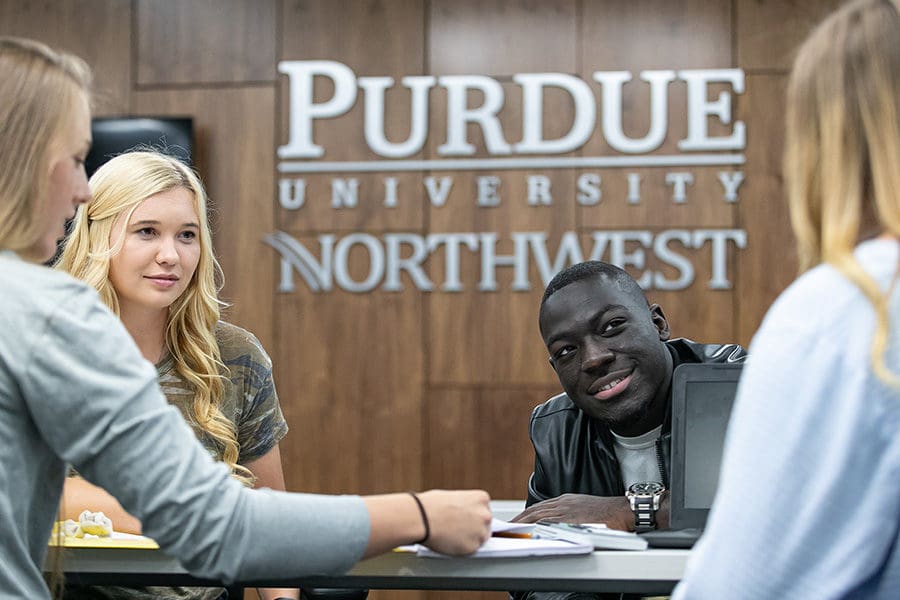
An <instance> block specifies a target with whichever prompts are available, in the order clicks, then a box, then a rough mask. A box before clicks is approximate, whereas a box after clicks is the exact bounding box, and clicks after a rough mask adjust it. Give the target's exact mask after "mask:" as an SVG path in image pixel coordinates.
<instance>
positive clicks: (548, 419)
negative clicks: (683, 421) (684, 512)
mask: <svg viewBox="0 0 900 600" xmlns="http://www.w3.org/2000/svg"><path fill="white" fill-rule="evenodd" d="M539 325H540V331H541V336H542V337H543V339H544V344H545V345H546V346H547V351H548V352H549V354H550V365H551V366H552V367H553V369H554V370H555V371H556V374H557V376H558V377H559V382H560V384H562V388H563V390H564V393H562V394H559V395H558V396H554V397H553V398H551V399H549V400H547V401H546V402H545V403H543V404H541V405H539V406H538V407H537V408H535V409H534V412H533V413H532V416H531V425H530V431H529V433H530V436H531V441H532V444H533V445H534V450H535V464H534V473H533V474H532V475H531V478H530V479H529V482H528V500H527V503H526V506H527V508H526V509H525V511H524V512H522V513H521V514H520V515H518V516H517V517H516V518H515V519H514V520H516V521H522V522H534V521H537V520H540V519H549V520H554V521H566V522H572V523H597V522H603V523H606V524H607V525H608V526H610V527H614V528H616V529H623V530H633V529H634V524H635V516H634V513H633V512H632V510H631V508H630V505H629V502H628V499H627V498H626V496H625V493H626V490H627V489H628V486H629V485H631V484H632V483H636V482H641V481H648V480H649V481H655V482H658V483H661V484H662V485H663V486H665V487H666V488H667V487H668V484H669V450H670V448H669V446H670V429H671V410H670V405H671V382H672V372H673V371H674V369H675V367H677V366H678V365H680V364H682V363H725V362H741V361H743V360H744V357H745V351H744V349H743V348H741V347H740V346H737V345H734V344H729V345H710V344H698V343H696V342H692V341H690V340H686V339H675V340H669V324H668V322H667V321H666V317H665V314H664V313H663V311H662V308H660V307H659V305H657V304H650V303H649V302H648V301H647V299H646V297H645V296H644V292H643V291H642V290H641V288H640V286H639V285H638V284H637V282H636V281H635V280H634V279H632V278H631V276H629V275H628V273H626V272H625V271H623V270H622V269H619V268H618V267H615V266H613V265H610V264H607V263H603V262H599V261H589V262H584V263H580V264H577V265H574V266H572V267H569V268H568V269H566V270H564V271H562V272H560V273H559V274H558V275H556V277H554V278H553V280H552V281H551V282H550V284H549V285H548V286H547V289H546V291H545V292H544V297H543V299H542V301H541V308H540V317H539ZM656 517H657V523H658V526H659V527H660V528H667V527H668V501H667V495H664V497H663V501H662V505H661V507H660V510H659V511H658V513H657V515H656ZM541 596H543V595H541ZM579 596H580V595H579Z"/></svg>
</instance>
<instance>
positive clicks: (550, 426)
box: [529, 392, 584, 444]
mask: <svg viewBox="0 0 900 600" xmlns="http://www.w3.org/2000/svg"><path fill="white" fill-rule="evenodd" d="M583 414H584V413H582V412H581V409H580V408H578V407H577V406H575V403H574V402H572V399H571V398H569V396H567V395H566V394H565V392H564V393H562V394H557V395H556V396H553V397H552V398H550V399H549V400H547V401H546V402H543V403H542V404H538V405H537V406H536V407H535V408H534V410H533V411H532V412H531V423H530V424H529V431H530V433H531V437H532V438H533V439H534V440H541V441H542V442H541V443H542V444H552V441H551V440H555V439H557V438H559V437H560V436H563V437H566V436H567V435H568V433H567V432H570V431H571V430H573V429H579V425H578V422H579V421H580V419H581V418H582V415H583Z"/></svg>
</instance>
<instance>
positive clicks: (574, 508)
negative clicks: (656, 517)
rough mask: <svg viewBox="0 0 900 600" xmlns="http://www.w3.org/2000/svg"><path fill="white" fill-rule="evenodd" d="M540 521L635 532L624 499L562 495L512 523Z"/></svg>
mask: <svg viewBox="0 0 900 600" xmlns="http://www.w3.org/2000/svg"><path fill="white" fill-rule="evenodd" d="M542 519H544V520H547V521H562V522H566V523H606V526H607V527H609V528H611V529H621V530H622V531H633V530H634V513H633V512H631V507H630V506H629V505H628V500H627V499H626V498H625V497H624V496H612V497H605V496H589V495H587V494H563V495H562V496H558V497H556V498H550V499H549V500H544V501H543V502H538V503H537V504H533V505H532V506H530V507H528V508H526V509H525V510H524V511H523V512H522V513H521V514H519V515H517V516H516V517H515V518H514V519H512V520H513V522H517V523H534V522H535V521H540V520H542ZM666 521H667V522H668V519H666Z"/></svg>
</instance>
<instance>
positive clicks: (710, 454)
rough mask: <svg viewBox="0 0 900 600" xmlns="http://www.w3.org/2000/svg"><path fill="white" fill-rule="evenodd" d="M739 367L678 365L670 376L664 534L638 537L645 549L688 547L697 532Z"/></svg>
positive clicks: (711, 490) (712, 489)
mask: <svg viewBox="0 0 900 600" xmlns="http://www.w3.org/2000/svg"><path fill="white" fill-rule="evenodd" d="M740 374H741V365H740V364H683V365H680V366H679V367H678V368H677V369H675V373H674V375H673V376H672V457H671V465H670V469H671V474H672V476H671V490H670V502H669V527H670V529H669V530H663V531H650V532H647V533H644V534H642V536H643V537H644V538H645V539H646V540H647V541H648V542H649V544H650V546H653V547H657V548H690V547H691V546H693V545H694V542H696V541H697V539H698V538H699V537H700V534H701V533H702V532H703V527H704V526H705V525H706V517H707V515H708V514H709V509H710V507H711V506H712V501H713V496H715V493H716V486H717V485H718V483H719V466H720V464H721V462H722V447H723V445H724V442H725V431H726V429H727V427H728V419H729V417H730V416H731V408H732V406H733V404H734V396H735V392H736V391H737V384H738V378H739V377H740Z"/></svg>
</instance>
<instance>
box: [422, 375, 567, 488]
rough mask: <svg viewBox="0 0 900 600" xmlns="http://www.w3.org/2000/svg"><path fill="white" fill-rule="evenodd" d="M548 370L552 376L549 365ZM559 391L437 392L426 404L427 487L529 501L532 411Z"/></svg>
mask: <svg viewBox="0 0 900 600" xmlns="http://www.w3.org/2000/svg"><path fill="white" fill-rule="evenodd" d="M546 370H548V371H551V372H552V368H551V367H550V365H549V364H546ZM560 391H561V388H560V387H559V385H556V386H527V387H522V386H518V387H508V388H481V389H471V388H463V389H434V388H433V389H432V391H431V393H430V394H429V395H428V397H427V398H426V402H425V432H426V436H427V438H428V439H429V441H430V444H429V447H428V450H427V452H426V455H425V473H426V476H425V482H424V483H425V487H428V488H431V487H441V486H444V487H446V486H450V487H459V488H483V489H486V490H487V491H488V492H490V494H491V496H492V497H494V498H525V494H526V490H527V484H528V477H529V475H531V471H532V470H533V469H534V449H533V448H532V447H531V443H530V441H529V439H528V422H529V419H530V417H531V410H532V409H533V408H534V407H535V406H537V405H538V404H540V403H541V402H544V401H545V400H547V399H548V398H550V397H551V396H553V395H555V394H558V393H559V392H560ZM463 440H465V441H463Z"/></svg>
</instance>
